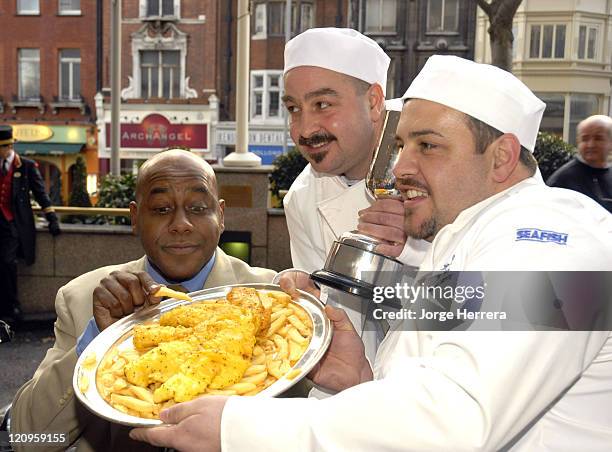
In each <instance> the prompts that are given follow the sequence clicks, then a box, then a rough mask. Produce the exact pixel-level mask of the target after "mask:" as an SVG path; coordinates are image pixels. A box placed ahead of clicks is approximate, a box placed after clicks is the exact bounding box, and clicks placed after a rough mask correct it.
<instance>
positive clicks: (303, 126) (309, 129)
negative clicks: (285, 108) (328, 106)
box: [299, 110, 321, 138]
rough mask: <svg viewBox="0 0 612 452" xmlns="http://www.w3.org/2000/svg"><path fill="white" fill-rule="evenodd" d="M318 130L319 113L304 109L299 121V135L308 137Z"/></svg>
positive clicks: (319, 127)
mask: <svg viewBox="0 0 612 452" xmlns="http://www.w3.org/2000/svg"><path fill="white" fill-rule="evenodd" d="M320 131H321V123H320V121H319V115H317V114H316V113H315V112H310V111H308V110H304V111H303V112H302V114H301V118H300V121H299V135H300V136H302V137H303V138H309V137H311V136H312V135H314V134H315V133H317V132H320Z"/></svg>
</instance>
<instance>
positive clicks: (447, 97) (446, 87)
mask: <svg viewBox="0 0 612 452" xmlns="http://www.w3.org/2000/svg"><path fill="white" fill-rule="evenodd" d="M402 99H425V100H429V101H432V102H437V103H439V104H442V105H446V106H447V107H451V108H453V109H455V110H458V111H461V112H463V113H465V114H467V115H469V116H471V117H473V118H476V119H478V120H480V121H482V122H484V123H485V124H488V125H490V126H492V127H494V128H496V129H497V130H499V131H501V132H503V133H512V134H514V135H516V137H517V138H518V140H519V141H520V143H521V145H523V146H524V147H525V148H527V149H529V150H530V151H532V152H533V148H534V146H535V142H536V138H537V135H538V129H539V128H540V121H541V120H542V114H543V113H544V108H545V107H546V104H545V103H544V102H542V101H541V100H540V99H538V98H537V97H536V96H535V95H534V94H533V93H532V92H531V90H530V89H529V88H527V86H525V84H524V83H523V82H521V81H520V80H519V79H518V78H516V77H515V76H514V75H512V74H511V73H510V72H507V71H504V70H503V69H500V68H498V67H495V66H491V65H488V64H479V63H475V62H473V61H470V60H465V59H463V58H459V57H456V56H451V55H433V56H432V57H430V58H429V59H428V60H427V63H425V66H423V69H421V72H419V74H418V75H417V76H416V78H415V79H414V80H413V82H412V83H411V84H410V86H409V87H408V90H407V91H406V92H405V93H404V95H403V96H402Z"/></svg>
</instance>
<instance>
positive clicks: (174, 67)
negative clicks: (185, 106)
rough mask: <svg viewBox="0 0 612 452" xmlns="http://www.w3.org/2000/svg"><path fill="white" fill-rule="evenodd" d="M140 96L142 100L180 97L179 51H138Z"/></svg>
mask: <svg viewBox="0 0 612 452" xmlns="http://www.w3.org/2000/svg"><path fill="white" fill-rule="evenodd" d="M140 74H141V75H140V77H141V78H140V95H141V97H142V98H143V99H149V98H164V99H173V98H176V97H180V86H181V85H180V74H181V66H180V51H178V50H141V51H140Z"/></svg>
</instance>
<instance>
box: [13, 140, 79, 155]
mask: <svg viewBox="0 0 612 452" xmlns="http://www.w3.org/2000/svg"><path fill="white" fill-rule="evenodd" d="M83 146H84V144H83V143H15V145H14V148H15V151H17V153H18V154H21V155H63V154H78V153H79V152H80V151H81V149H82V148H83Z"/></svg>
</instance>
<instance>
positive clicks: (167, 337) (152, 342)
mask: <svg viewBox="0 0 612 452" xmlns="http://www.w3.org/2000/svg"><path fill="white" fill-rule="evenodd" d="M192 331H193V329H192V328H185V327H184V326H181V325H179V326H177V327H174V326H160V325H137V326H135V327H134V336H133V342H134V347H135V348H136V350H140V351H143V350H146V349H148V348H151V347H155V346H157V345H158V344H160V343H161V342H170V341H174V340H178V339H182V338H184V337H187V336H189V335H190V334H191V332H192Z"/></svg>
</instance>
